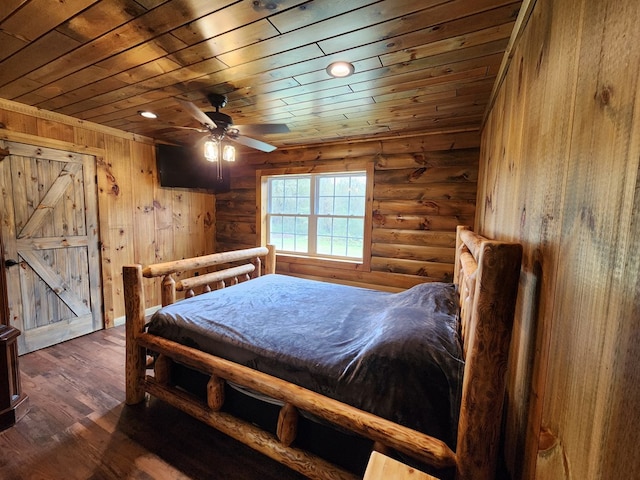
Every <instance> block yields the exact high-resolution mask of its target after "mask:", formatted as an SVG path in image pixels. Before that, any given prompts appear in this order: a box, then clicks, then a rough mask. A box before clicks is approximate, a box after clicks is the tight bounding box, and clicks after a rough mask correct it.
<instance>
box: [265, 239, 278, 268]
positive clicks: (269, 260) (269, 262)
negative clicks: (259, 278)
mask: <svg viewBox="0 0 640 480" xmlns="http://www.w3.org/2000/svg"><path fill="white" fill-rule="evenodd" d="M267 249H268V250H269V253H267V256H266V257H265V259H264V273H265V274H268V273H276V246H275V245H267Z"/></svg>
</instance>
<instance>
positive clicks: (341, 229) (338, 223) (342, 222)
mask: <svg viewBox="0 0 640 480" xmlns="http://www.w3.org/2000/svg"><path fill="white" fill-rule="evenodd" d="M347 226H348V221H347V219H346V218H334V219H333V235H334V236H340V237H346V236H347Z"/></svg>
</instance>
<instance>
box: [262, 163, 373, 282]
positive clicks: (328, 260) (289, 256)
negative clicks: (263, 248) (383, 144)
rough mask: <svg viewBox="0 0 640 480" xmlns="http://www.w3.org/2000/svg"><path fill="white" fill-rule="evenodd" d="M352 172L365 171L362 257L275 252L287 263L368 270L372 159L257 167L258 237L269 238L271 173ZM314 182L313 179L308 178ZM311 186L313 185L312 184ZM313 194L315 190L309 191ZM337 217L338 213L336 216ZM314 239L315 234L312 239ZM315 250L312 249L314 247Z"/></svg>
mask: <svg viewBox="0 0 640 480" xmlns="http://www.w3.org/2000/svg"><path fill="white" fill-rule="evenodd" d="M355 172H364V173H365V175H366V193H365V211H364V218H363V220H364V231H363V248H362V258H361V259H358V258H354V257H340V256H336V255H326V254H317V253H311V254H310V253H293V252H286V253H283V252H277V254H278V256H282V257H283V259H285V261H286V262H289V263H304V264H311V265H321V266H331V267H334V268H346V269H356V270H361V271H370V262H371V229H372V213H373V207H372V204H373V202H372V198H373V174H374V165H373V162H354V163H353V164H351V163H350V164H349V165H348V166H345V165H340V166H338V165H335V166H334V165H331V166H328V165H327V166H318V165H316V166H313V167H292V168H276V169H266V170H259V171H257V172H256V175H257V182H256V183H257V188H258V191H257V192H256V195H257V198H258V215H257V222H256V223H257V225H256V230H257V233H258V238H260V241H261V243H262V245H266V243H267V239H268V225H267V218H268V206H269V204H268V202H269V186H268V179H269V178H271V177H274V176H282V175H291V176H292V177H294V176H296V177H298V176H303V175H310V174H311V175H313V174H336V175H340V174H352V173H355ZM311 183H312V184H314V183H315V182H311ZM312 188H314V186H313V185H312ZM312 195H315V192H312ZM317 216H318V215H317V214H316V211H314V210H312V211H311V212H310V215H309V237H310V239H309V241H310V242H311V237H312V235H313V237H315V234H316V232H315V221H313V220H314V219H316V218H317ZM338 217H339V216H338ZM313 241H314V242H315V238H314V240H313ZM313 251H315V249H314V250H313Z"/></svg>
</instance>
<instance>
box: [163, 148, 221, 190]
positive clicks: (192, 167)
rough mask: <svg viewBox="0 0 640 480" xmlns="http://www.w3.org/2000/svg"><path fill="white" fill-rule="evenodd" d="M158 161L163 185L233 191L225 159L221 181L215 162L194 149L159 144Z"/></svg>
mask: <svg viewBox="0 0 640 480" xmlns="http://www.w3.org/2000/svg"><path fill="white" fill-rule="evenodd" d="M156 163H157V166H158V176H159V177H160V186H162V187H181V188H197V189H202V190H209V191H212V192H214V193H221V192H228V191H229V190H230V182H229V177H230V175H229V166H228V165H226V162H222V168H223V171H222V180H218V178H217V169H216V165H215V164H214V163H211V162H208V161H207V160H205V158H204V154H203V152H202V151H198V150H196V149H194V148H189V147H181V146H175V145H162V144H160V145H156Z"/></svg>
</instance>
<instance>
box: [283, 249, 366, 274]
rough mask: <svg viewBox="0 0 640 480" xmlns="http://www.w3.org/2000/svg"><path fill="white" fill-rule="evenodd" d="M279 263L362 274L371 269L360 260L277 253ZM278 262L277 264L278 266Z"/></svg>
mask: <svg viewBox="0 0 640 480" xmlns="http://www.w3.org/2000/svg"><path fill="white" fill-rule="evenodd" d="M276 257H277V259H278V260H277V261H282V262H286V263H296V264H304V265H314V266H318V267H324V268H335V269H340V270H354V271H360V272H368V271H370V268H369V266H368V265H366V264H365V263H364V262H362V261H358V260H340V259H333V258H320V257H310V256H307V255H295V254H291V253H277V252H276ZM277 261H276V264H277Z"/></svg>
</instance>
